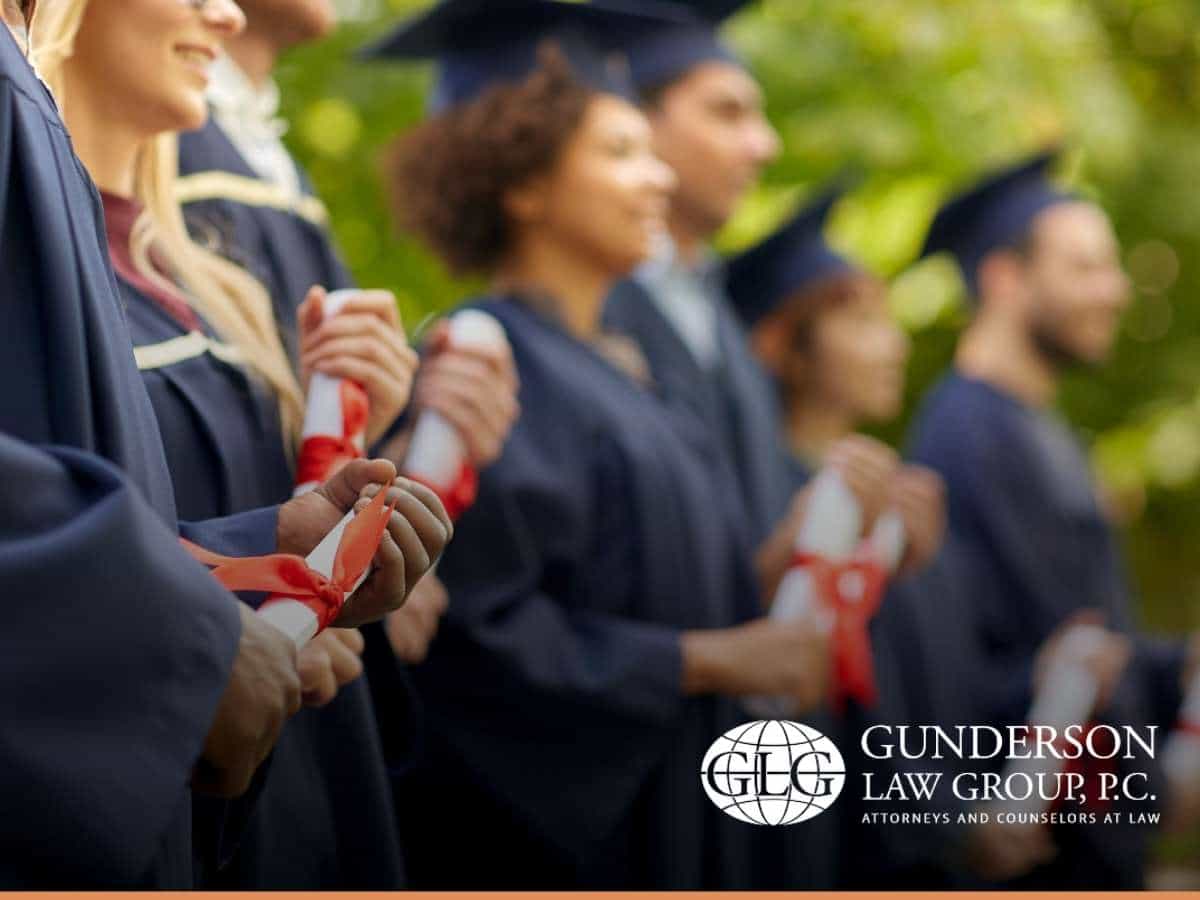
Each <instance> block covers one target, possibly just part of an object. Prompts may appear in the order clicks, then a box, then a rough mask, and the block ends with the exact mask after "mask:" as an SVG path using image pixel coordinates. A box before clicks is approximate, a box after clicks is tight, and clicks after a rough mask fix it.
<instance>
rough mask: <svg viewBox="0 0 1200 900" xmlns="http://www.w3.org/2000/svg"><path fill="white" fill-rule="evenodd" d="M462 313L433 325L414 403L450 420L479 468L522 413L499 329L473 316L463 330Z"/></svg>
mask: <svg viewBox="0 0 1200 900" xmlns="http://www.w3.org/2000/svg"><path fill="white" fill-rule="evenodd" d="M460 315H461V313H460V314H459V315H456V316H454V318H453V319H452V320H446V319H443V320H441V321H439V322H438V323H437V324H436V325H435V326H434V327H433V329H432V330H431V332H430V335H429V339H428V342H427V345H426V352H425V358H424V359H423V360H422V362H421V368H420V370H418V372H417V381H416V385H415V387H414V388H413V404H414V405H415V406H416V408H417V409H419V410H432V411H434V412H436V413H437V414H438V415H440V416H441V417H442V418H443V419H445V420H446V422H447V423H449V424H450V425H452V426H453V427H454V429H455V430H456V431H457V433H458V435H459V436H460V438H461V440H462V442H463V447H464V449H465V451H466V456H467V461H468V462H469V463H470V464H471V465H472V466H474V467H475V468H476V469H483V468H485V467H486V466H488V465H489V464H490V463H492V462H494V461H495V460H496V459H497V457H499V456H500V452H501V450H503V449H504V442H505V440H507V438H508V433H509V432H510V431H511V430H512V426H513V423H514V422H516V420H517V416H518V415H520V405H519V404H518V403H517V390H518V388H519V382H518V378H517V367H516V363H515V362H514V361H513V355H512V348H511V347H510V346H509V343H508V339H507V338H506V337H505V335H504V331H503V329H501V328H500V327H499V326H498V325H496V326H495V327H494V328H491V327H489V326H487V325H482V328H481V327H480V325H481V324H482V323H479V322H478V321H477V323H476V325H475V326H471V327H469V328H468V329H467V333H466V334H463V329H462V328H460V327H458V326H456V324H455V323H456V322H458V321H460V319H459V316H460ZM472 315H474V316H480V315H483V314H482V313H473V314H472ZM472 332H476V333H472ZM464 338H465V339H464Z"/></svg>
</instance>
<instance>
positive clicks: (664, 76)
mask: <svg viewBox="0 0 1200 900" xmlns="http://www.w3.org/2000/svg"><path fill="white" fill-rule="evenodd" d="M747 3H748V0H715V2H699V0H683V2H678V5H679V6H680V7H686V8H687V9H688V10H689V11H690V12H692V13H693V14H694V18H693V20H692V21H690V22H685V23H680V24H676V25H664V26H660V27H656V28H645V27H643V28H637V29H630V30H629V35H628V37H627V39H626V43H625V52H626V53H627V54H628V56H629V69H630V74H631V75H632V77H633V83H634V85H635V86H636V87H637V89H638V90H639V91H642V92H646V91H652V90H655V89H657V88H661V87H663V86H664V85H667V84H669V83H670V82H672V81H674V80H675V79H677V78H680V77H681V76H683V75H684V74H686V73H687V72H688V71H689V70H690V69H692V68H694V67H696V66H698V65H702V64H703V63H709V62H722V63H732V64H733V65H737V66H740V65H742V62H741V60H740V59H739V58H738V56H737V54H736V53H735V52H734V51H733V49H732V48H731V47H730V46H729V45H728V44H726V43H725V42H724V41H723V40H722V39H721V36H720V35H719V34H718V33H717V29H718V27H719V26H720V24H721V22H722V21H724V20H725V19H726V18H728V17H729V16H732V15H733V14H734V13H735V12H737V11H738V10H739V9H741V8H742V7H743V6H746V5H747Z"/></svg>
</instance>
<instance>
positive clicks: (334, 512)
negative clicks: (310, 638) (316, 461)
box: [278, 459, 454, 628]
mask: <svg viewBox="0 0 1200 900" xmlns="http://www.w3.org/2000/svg"><path fill="white" fill-rule="evenodd" d="M395 471H396V470H395V467H394V466H393V465H392V464H391V463H390V462H388V461H387V460H380V459H376V460H354V461H352V462H350V463H348V464H347V465H346V466H345V467H344V468H342V469H341V470H339V471H338V472H337V474H335V475H334V476H333V477H332V478H331V479H329V481H327V482H325V484H323V485H321V486H320V487H319V488H317V489H316V490H314V491H312V492H310V493H308V494H305V495H303V496H300V497H296V498H294V499H292V500H290V501H288V502H287V503H285V504H284V505H283V506H282V507H280V511H279V530H278V544H279V550H280V552H282V553H295V554H297V555H300V554H308V553H311V552H312V551H313V550H314V548H316V547H317V545H318V544H320V543H321V542H322V541H324V540H325V539H326V537H327V536H328V535H329V534H330V532H331V531H332V530H333V529H334V528H335V527H337V526H339V525H342V523H343V521H345V520H346V518H347V514H348V513H350V512H351V511H354V512H359V511H362V510H363V509H365V508H366V507H367V506H368V504H369V501H370V500H371V499H372V498H374V497H376V496H377V495H378V494H379V492H380V491H381V490H384V489H385V486H386V491H385V493H386V496H385V498H384V502H385V503H386V504H388V505H393V504H394V506H395V508H394V510H393V512H392V513H391V516H390V517H389V519H388V524H387V528H386V530H385V531H384V534H383V537H382V539H381V541H380V542H379V549H378V551H377V553H376V554H375V557H374V567H373V568H372V569H371V570H370V571H369V573H368V574H367V577H366V578H365V579H364V581H363V582H362V583H361V586H359V587H358V588H357V589H356V590H355V591H354V592H353V593H351V595H350V596H349V597H348V598H347V599H346V603H345V606H344V607H343V608H342V610H341V612H340V613H339V615H338V617H337V618H336V620H335V622H334V624H336V625H337V626H339V627H343V628H346V627H353V626H357V625H363V624H366V623H367V622H373V621H377V620H379V619H381V618H383V617H384V616H385V615H386V614H387V613H388V612H391V611H392V610H394V609H398V608H399V607H400V606H401V605H402V604H403V603H404V601H405V599H406V598H407V596H408V593H409V591H410V590H411V589H412V587H413V586H414V585H415V584H416V583H417V582H418V581H419V580H420V579H421V577H422V576H423V575H424V574H425V573H426V572H427V571H429V569H430V568H431V567H432V565H433V563H434V562H436V561H437V559H438V557H439V556H441V554H442V551H443V550H444V549H445V547H446V544H447V543H448V542H449V540H450V536H451V535H452V534H453V532H454V526H453V525H452V524H451V523H450V519H449V517H448V516H447V515H446V511H445V509H443V508H442V504H441V502H440V501H439V500H438V498H437V497H436V496H435V495H434V493H433V491H431V490H429V488H427V487H425V486H424V485H421V484H418V483H416V482H414V481H410V480H409V479H407V478H396V477H395ZM343 527H344V526H343Z"/></svg>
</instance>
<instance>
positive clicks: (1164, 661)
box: [912, 372, 1179, 888]
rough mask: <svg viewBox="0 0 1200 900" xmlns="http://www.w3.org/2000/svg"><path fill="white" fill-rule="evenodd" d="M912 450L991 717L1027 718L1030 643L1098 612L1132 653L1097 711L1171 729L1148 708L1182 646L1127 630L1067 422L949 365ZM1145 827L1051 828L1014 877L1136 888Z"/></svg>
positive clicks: (1107, 545)
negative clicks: (965, 612)
mask: <svg viewBox="0 0 1200 900" xmlns="http://www.w3.org/2000/svg"><path fill="white" fill-rule="evenodd" d="M912 451H913V455H914V458H915V459H916V460H917V461H918V462H921V463H924V464H925V465H928V466H931V467H933V468H934V469H936V470H937V471H938V472H939V473H940V474H941V475H942V477H943V478H944V479H945V481H946V486H947V490H948V495H947V496H948V508H949V520H950V530H951V535H952V537H953V539H954V541H955V544H956V547H957V548H958V550H959V551H961V552H959V553H957V561H958V562H959V563H960V564H961V565H962V566H963V577H964V578H965V579H966V581H965V583H966V584H967V585H968V586H969V591H968V592H967V593H965V594H964V598H965V599H969V600H970V602H971V603H972V605H973V617H974V621H975V626H976V628H977V629H978V643H977V646H978V647H979V650H980V653H979V658H978V660H977V662H976V665H975V669H976V677H975V679H974V683H975V684H976V685H978V686H979V687H980V690H981V697H980V702H981V704H982V709H983V714H984V715H986V716H987V717H988V719H987V723H988V724H1021V723H1022V722H1023V721H1024V717H1025V712H1026V710H1027V709H1028V704H1029V701H1030V687H1029V685H1030V672H1031V671H1032V665H1033V660H1034V657H1035V654H1036V653H1037V650H1038V648H1039V647H1040V646H1041V644H1042V642H1043V641H1045V639H1046V638H1047V637H1048V636H1049V635H1050V633H1051V632H1052V631H1053V629H1054V628H1055V627H1056V626H1057V625H1059V624H1060V623H1061V622H1062V621H1063V620H1064V619H1065V618H1067V617H1068V616H1070V615H1071V614H1072V613H1074V612H1077V611H1079V610H1084V609H1094V610H1098V611H1100V612H1101V613H1102V614H1103V615H1104V616H1105V617H1106V620H1107V623H1108V625H1109V627H1111V628H1115V629H1117V630H1119V631H1123V632H1125V633H1127V634H1130V635H1131V636H1132V637H1134V640H1135V646H1136V647H1137V648H1138V649H1137V653H1136V655H1135V659H1134V661H1133V663H1132V664H1131V666H1130V667H1129V669H1128V670H1127V672H1126V674H1125V676H1124V677H1123V678H1122V679H1121V682H1120V683H1119V684H1118V687H1117V690H1116V691H1115V693H1114V697H1113V700H1112V702H1111V703H1110V704H1109V706H1108V707H1107V708H1106V709H1105V710H1102V711H1101V714H1102V718H1103V719H1104V720H1106V721H1111V722H1113V723H1115V724H1118V725H1133V726H1144V725H1146V724H1158V725H1161V726H1167V725H1169V724H1170V720H1167V721H1164V720H1162V719H1160V720H1159V721H1157V722H1155V721H1153V717H1154V716H1156V715H1162V714H1163V712H1162V711H1164V710H1166V709H1168V708H1171V707H1172V704H1173V703H1177V699H1178V697H1177V693H1176V694H1175V696H1173V697H1164V696H1162V693H1163V692H1164V691H1167V692H1169V693H1175V692H1176V691H1177V688H1175V689H1172V688H1168V687H1167V686H1168V685H1170V684H1171V683H1172V682H1173V681H1174V682H1177V681H1178V678H1179V672H1178V669H1175V670H1174V677H1173V678H1172V677H1171V676H1170V675H1168V674H1167V673H1166V671H1165V670H1169V669H1170V667H1171V666H1172V665H1177V663H1178V660H1179V656H1178V653H1177V652H1173V651H1172V649H1171V645H1170V644H1169V643H1167V644H1163V643H1159V642H1153V641H1149V640H1147V639H1145V638H1142V637H1140V636H1137V635H1136V634H1135V632H1134V624H1133V613H1132V609H1131V600H1130V594H1129V589H1128V586H1127V583H1126V579H1125V573H1124V571H1123V566H1122V564H1121V561H1120V555H1119V548H1118V546H1117V543H1116V540H1115V536H1114V535H1113V533H1112V530H1111V528H1110V527H1109V525H1108V523H1107V521H1106V520H1105V518H1104V516H1103V515H1102V513H1101V511H1100V509H1099V506H1098V504H1097V501H1096V498H1095V494H1094V489H1093V487H1092V484H1091V481H1090V478H1089V475H1088V472H1089V468H1088V464H1087V460H1086V457H1085V456H1084V455H1083V452H1082V450H1081V449H1080V448H1079V447H1078V445H1077V444H1076V443H1075V442H1074V440H1073V439H1072V438H1071V437H1070V435H1069V433H1068V432H1067V431H1066V429H1065V427H1064V426H1062V425H1061V424H1059V423H1058V422H1056V421H1055V420H1053V419H1052V418H1051V417H1050V416H1049V415H1048V414H1046V413H1043V412H1041V411H1038V410H1035V409H1033V408H1031V407H1028V406H1025V405H1024V404H1022V403H1020V402H1019V401H1018V400H1017V399H1016V398H1014V397H1013V396H1011V395H1008V394H1005V393H1003V392H1001V391H1000V390H998V389H996V388H995V387H992V386H991V385H989V384H986V383H985V382H982V381H979V380H975V379H971V378H967V377H965V376H963V375H962V374H960V373H957V372H953V373H951V374H950V375H948V376H947V377H946V378H945V379H943V381H942V382H940V383H939V384H938V385H937V386H936V388H935V389H934V390H933V392H932V393H931V394H930V395H929V396H928V397H927V398H926V401H925V403H924V405H923V407H922V409H921V412H920V415H919V417H918V419H917V421H916V424H915V427H914V433H913V436H912ZM1164 648H1165V649H1164ZM1171 716H1172V718H1173V712H1172V713H1171ZM1160 733H1161V732H1160ZM1135 765H1136V766H1137V767H1138V768H1139V770H1147V771H1149V772H1151V774H1152V775H1153V776H1154V777H1155V778H1156V779H1158V780H1159V783H1158V785H1157V789H1152V791H1151V792H1152V793H1157V795H1158V796H1159V797H1162V796H1164V789H1163V785H1162V784H1161V773H1159V772H1158V770H1157V767H1156V766H1155V765H1154V763H1153V761H1150V762H1148V763H1147V762H1143V761H1138V762H1137V763H1135ZM1153 783H1154V782H1152V784H1153ZM1152 806H1153V805H1152V804H1151V808H1152ZM1131 808H1137V809H1143V810H1144V809H1146V808H1147V806H1146V805H1145V804H1142V805H1141V806H1136V805H1133V806H1131ZM1114 809H1116V810H1118V811H1121V810H1122V804H1117V805H1116V806H1115V807H1114ZM1149 836H1150V831H1149V829H1148V828H1146V827H1139V826H1134V825H1120V826H1097V827H1094V828H1093V827H1087V826H1084V827H1079V828H1076V827H1064V828H1061V829H1056V831H1055V839H1056V840H1057V841H1058V842H1059V843H1060V846H1061V848H1062V852H1061V853H1060V855H1059V857H1058V859H1057V860H1056V861H1055V862H1054V863H1052V864H1051V865H1049V866H1046V867H1043V868H1042V869H1041V870H1039V871H1038V872H1036V873H1035V874H1034V875H1033V876H1031V877H1030V878H1028V879H1024V880H1022V881H1021V882H1019V886H1021V887H1032V888H1036V887H1064V888H1065V887H1071V888H1089V887H1095V888H1101V887H1105V888H1117V887H1121V888H1129V887H1137V886H1140V885H1141V883H1142V878H1143V869H1144V865H1145V862H1146V843H1147V840H1148V838H1149Z"/></svg>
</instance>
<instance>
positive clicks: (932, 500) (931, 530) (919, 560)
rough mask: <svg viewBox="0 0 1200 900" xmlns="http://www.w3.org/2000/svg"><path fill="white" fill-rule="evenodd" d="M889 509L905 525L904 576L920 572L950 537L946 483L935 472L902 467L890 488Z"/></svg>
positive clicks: (901, 570) (906, 466)
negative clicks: (948, 536) (947, 525)
mask: <svg viewBox="0 0 1200 900" xmlns="http://www.w3.org/2000/svg"><path fill="white" fill-rule="evenodd" d="M888 506H889V507H890V508H891V509H893V510H895V511H896V512H897V513H898V514H899V516H900V518H901V520H902V521H903V523H904V538H905V541H904V556H903V558H902V559H901V560H900V564H899V565H898V566H897V567H896V569H897V571H898V572H899V573H901V574H911V573H913V572H919V571H921V570H922V569H924V568H925V567H926V566H928V565H929V564H930V562H932V561H933V558H934V557H935V556H937V554H938V551H939V550H940V549H941V547H942V542H943V541H944V540H945V537H946V483H945V482H944V481H942V477H941V476H940V475H938V474H937V472H935V471H934V470H933V469H929V468H926V467H925V466H914V465H902V466H900V467H899V468H898V469H897V470H896V473H895V476H894V477H893V478H892V481H891V484H890V486H889V493H888Z"/></svg>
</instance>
